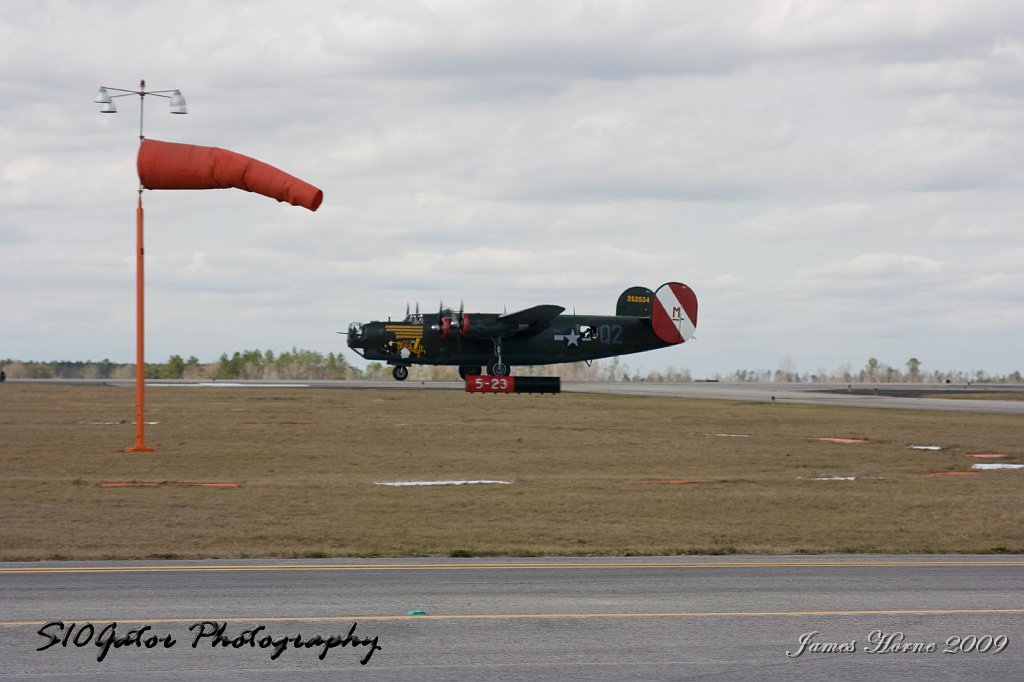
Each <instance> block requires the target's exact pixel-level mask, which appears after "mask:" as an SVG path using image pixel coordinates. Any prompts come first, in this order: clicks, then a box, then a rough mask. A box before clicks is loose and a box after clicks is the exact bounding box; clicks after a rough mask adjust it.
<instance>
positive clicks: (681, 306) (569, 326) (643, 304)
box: [345, 282, 697, 381]
mask: <svg viewBox="0 0 1024 682" xmlns="http://www.w3.org/2000/svg"><path fill="white" fill-rule="evenodd" d="M460 308H461V306H460ZM564 312H565V308H563V307H562V306H559V305H537V306H533V307H532V308H526V309H525V310H520V311H517V312H514V313H467V312H463V311H462V310H461V309H460V310H459V311H454V310H452V309H451V308H445V307H444V305H443V304H442V305H441V306H440V308H439V309H438V311H437V312H436V313H420V312H419V306H417V309H416V312H414V313H409V312H408V310H407V311H406V316H405V319H403V320H402V321H401V322H392V321H391V320H390V318H389V319H388V321H387V322H378V321H374V322H366V323H360V322H353V323H352V324H350V325H349V328H348V332H345V333H347V334H348V346H349V348H351V349H352V350H353V351H355V352H356V353H357V354H358V355H360V356H361V357H363V358H365V359H366V360H376V361H383V362H386V363H387V364H389V365H392V366H393V369H392V371H391V373H392V376H393V377H394V378H395V379H396V380H397V381H405V379H406V378H408V376H409V366H410V365H458V367H459V376H460V377H462V378H463V379H466V378H467V377H469V376H475V375H480V374H481V373H482V370H483V369H484V368H485V367H486V369H487V373H488V374H489V375H491V376H509V374H510V373H511V371H512V367H511V365H513V364H514V365H547V364H554V363H564V362H586V363H587V364H589V363H590V362H591V361H593V360H596V359H598V358H607V357H612V356H616V355H626V354H628V353H640V352H643V351H648V350H654V349H656V348H665V347H667V346H672V345H676V344H680V343H684V342H686V341H689V340H690V339H692V338H694V335H695V332H696V328H697V296H696V294H694V293H693V290H692V289H690V287H688V286H687V285H685V284H680V283H679V282H667V283H665V284H662V285H661V286H660V287H658V289H657V290H656V291H651V290H650V289H648V288H647V287H643V286H634V287H630V288H628V289H626V290H625V291H623V292H622V294H621V295H620V296H619V299H618V303H617V304H616V306H615V315H577V314H575V313H573V314H570V315H566V314H563V313H564Z"/></svg>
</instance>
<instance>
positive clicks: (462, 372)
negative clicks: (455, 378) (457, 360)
mask: <svg viewBox="0 0 1024 682" xmlns="http://www.w3.org/2000/svg"><path fill="white" fill-rule="evenodd" d="M480 370H481V368H480V365H460V366H459V377H460V378H462V380H463V381H465V380H466V379H467V378H468V377H471V376H476V375H478V374H480Z"/></svg>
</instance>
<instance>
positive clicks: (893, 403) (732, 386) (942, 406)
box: [8, 379, 1024, 415]
mask: <svg viewBox="0 0 1024 682" xmlns="http://www.w3.org/2000/svg"><path fill="white" fill-rule="evenodd" d="M8 381H10V382H11V383H38V384H45V383H53V384H68V385H74V384H79V385H87V384H92V385H97V384H108V385H112V386H125V387H130V386H134V382H132V381H115V380H106V381H100V380H83V379H13V380H12V379H9V380H8ZM146 386H147V387H151V388H155V389H159V388H162V387H163V388H166V387H192V388H232V387H233V388H239V387H241V388H254V389H256V388H297V389H301V388H336V389H386V390H406V391H423V390H430V391H462V390H464V389H465V385H464V384H463V382H460V381H416V380H409V381H390V380H385V381H366V380H358V379H354V380H317V381H257V380H246V381H190V380H173V379H166V380H150V381H147V382H146ZM562 391H563V392H565V393H598V394H606V395H633V396H660V397H672V398H699V399H704V400H735V401H741V402H760V403H777V404H795V405H835V406H840V407H867V408H878V409H902V410H931V411H940V412H975V413H988V414H1020V415H1024V386H1022V385H1019V384H974V385H963V384H957V385H946V384H817V383H754V382H742V383H729V382H717V381H709V382H701V381H694V382H685V383H667V382H666V383H661V382H647V381H614V382H612V381H568V382H562ZM986 393H987V394H999V395H1014V396H1019V398H1018V399H1016V400H1005V399H995V400H992V399H979V398H978V396H983V395H985V394H986ZM968 395H969V396H971V397H960V396H968ZM940 396H941V397H940Z"/></svg>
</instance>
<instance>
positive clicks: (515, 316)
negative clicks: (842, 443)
mask: <svg viewBox="0 0 1024 682" xmlns="http://www.w3.org/2000/svg"><path fill="white" fill-rule="evenodd" d="M563 312H565V308H563V307H562V306H560V305H535V306H533V307H532V308H526V309H525V310H520V311H518V312H514V313H505V314H503V315H499V316H498V319H499V320H500V321H502V322H510V323H512V324H515V325H517V326H518V327H519V328H520V329H523V328H524V327H523V325H526V326H527V327H533V326H535V325H540V324H546V323H548V322H550V321H551V320H553V319H555V318H556V317H558V316H559V315H561V314H562V313H563Z"/></svg>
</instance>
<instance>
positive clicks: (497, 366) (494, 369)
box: [487, 362, 512, 377]
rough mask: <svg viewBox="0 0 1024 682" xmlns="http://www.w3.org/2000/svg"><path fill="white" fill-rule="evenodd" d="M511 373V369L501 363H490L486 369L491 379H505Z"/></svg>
mask: <svg viewBox="0 0 1024 682" xmlns="http://www.w3.org/2000/svg"><path fill="white" fill-rule="evenodd" d="M511 372H512V368H511V367H509V366H508V365H506V364H505V363H503V362H492V363H491V364H490V365H488V367H487V373H488V374H490V375H491V376H492V377H507V376H508V375H509V374H510V373H511Z"/></svg>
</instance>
